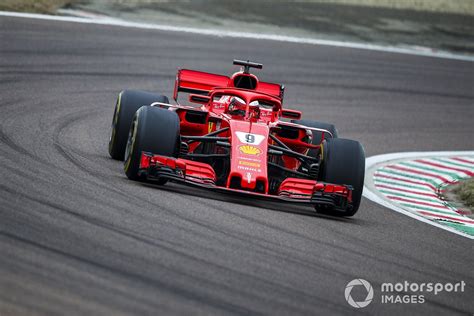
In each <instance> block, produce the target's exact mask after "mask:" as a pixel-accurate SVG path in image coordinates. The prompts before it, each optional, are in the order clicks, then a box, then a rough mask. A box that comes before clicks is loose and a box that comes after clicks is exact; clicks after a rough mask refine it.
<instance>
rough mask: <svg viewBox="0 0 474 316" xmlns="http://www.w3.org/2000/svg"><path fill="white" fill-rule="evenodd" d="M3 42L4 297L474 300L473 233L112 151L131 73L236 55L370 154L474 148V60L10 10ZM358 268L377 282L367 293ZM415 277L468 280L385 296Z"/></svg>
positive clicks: (211, 307) (282, 307)
mask: <svg viewBox="0 0 474 316" xmlns="http://www.w3.org/2000/svg"><path fill="white" fill-rule="evenodd" d="M0 43H1V45H0V74H1V76H0V83H1V84H0V96H1V98H0V166H1V167H0V179H1V180H0V249H1V256H0V315H2V316H3V315H17V314H19V315H35V314H39V315H75V314H79V315H84V314H88V315H93V314H102V315H103V314H107V315H126V314H150V315H155V314H191V313H192V314H286V315H288V314H308V315H310V314H331V315H332V314H353V313H356V312H364V313H369V314H392V315H393V314H401V313H405V314H415V313H416V314H437V315H444V314H472V313H473V312H474V300H473V299H472V298H473V294H474V274H473V272H472V271H473V270H472V263H473V258H474V251H473V243H472V241H471V240H469V239H466V238H463V237H460V236H457V235H454V234H451V233H449V232H446V231H443V230H440V229H438V228H435V227H432V226H429V225H427V224H424V223H421V222H418V221H416V220H414V219H411V218H408V217H406V216H402V215H400V214H398V213H395V212H392V211H390V210H388V209H385V208H383V207H380V206H378V205H376V204H374V203H372V202H370V201H368V200H365V199H364V200H363V201H362V205H361V208H360V210H359V212H358V213H357V214H356V216H355V217H353V218H350V219H338V218H331V217H326V216H318V215H315V214H314V213H313V212H312V209H311V208H309V207H302V206H293V205H287V204H284V205H281V204H277V203H268V202H262V201H254V200H247V199H244V198H241V197H235V196H227V195H222V194H214V193H210V192H207V191H201V190H198V189H194V188H189V187H182V186H178V185H175V184H171V185H167V186H165V187H162V188H159V187H156V186H151V185H144V184H140V183H136V182H131V181H128V180H127V179H126V177H125V175H124V173H123V170H122V163H120V162H117V161H113V160H112V159H110V158H109V157H108V154H107V142H108V137H109V132H110V131H109V127H110V123H111V118H112V113H113V106H114V102H115V98H116V96H117V93H118V92H119V91H120V90H121V89H124V88H140V89H145V90H151V91H158V92H162V93H164V94H167V95H171V94H172V87H173V82H174V76H175V72H176V69H177V68H178V67H183V68H191V69H199V70H204V71H209V72H218V73H227V74H229V73H231V72H232V70H235V68H232V67H231V61H232V59H233V58H243V59H244V58H249V59H251V60H256V61H259V62H263V63H264V65H265V66H264V69H263V71H261V79H263V80H270V81H275V82H282V83H284V84H285V85H286V87H287V90H286V104H287V105H288V107H291V108H298V109H302V110H303V111H304V113H305V117H306V118H309V119H319V120H324V121H329V122H333V123H335V124H336V125H337V126H338V128H339V132H340V135H341V136H342V137H347V138H354V139H358V140H360V141H361V142H362V143H363V145H364V146H365V149H366V154H367V156H370V155H375V154H381V153H387V152H398V151H414V150H468V149H472V148H473V146H474V140H473V135H474V124H472V118H473V117H474V106H473V104H474V102H473V101H474V91H473V89H472V87H473V85H474V64H473V63H469V62H462V61H452V60H444V59H435V58H426V57H416V56H408V55H397V54H389V53H380V52H371V51H362V50H354V49H344V48H333V47H318V46H312V45H298V44H289V43H278V42H272V41H258V40H249V39H245V40H244V39H242V40H240V39H229V38H218V37H210V36H197V35H189V34H184V33H170V32H158V31H146V30H139V29H126V28H120V27H104V26H94V25H84V24H72V23H64V22H52V21H38V20H27V19H19V18H6V17H1V18H0ZM355 278H364V279H366V280H368V281H369V282H371V283H372V285H373V286H374V289H375V296H374V301H373V302H372V303H371V304H370V305H369V306H368V307H366V308H364V309H360V310H356V309H354V308H352V307H350V306H349V305H348V304H347V303H346V301H345V299H344V289H345V286H346V284H347V283H348V282H349V281H351V280H352V279H355ZM404 280H407V281H410V282H459V281H461V280H463V281H465V282H466V283H467V286H466V289H465V292H464V293H441V294H438V295H436V296H435V295H433V294H432V293H426V295H425V299H426V302H425V303H424V304H381V303H380V294H381V293H380V285H381V284H382V283H385V282H393V283H396V282H403V281H404ZM353 294H354V298H355V299H356V300H361V299H363V296H364V295H363V294H364V293H359V292H357V291H354V293H353Z"/></svg>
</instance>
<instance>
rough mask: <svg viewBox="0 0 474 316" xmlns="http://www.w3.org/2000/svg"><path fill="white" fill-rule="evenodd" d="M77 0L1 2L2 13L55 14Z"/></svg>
mask: <svg viewBox="0 0 474 316" xmlns="http://www.w3.org/2000/svg"><path fill="white" fill-rule="evenodd" d="M75 1H76V0H1V1H0V11H17V12H34V13H49V14H54V13H55V12H56V10H57V9H59V8H61V7H63V6H65V5H69V4H71V3H73V2H75Z"/></svg>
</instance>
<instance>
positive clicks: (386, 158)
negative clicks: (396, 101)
mask: <svg viewBox="0 0 474 316" xmlns="http://www.w3.org/2000/svg"><path fill="white" fill-rule="evenodd" d="M462 155H469V156H472V155H474V151H431V152H408V153H391V154H384V155H377V156H372V157H369V158H367V159H366V160H365V170H366V174H368V172H367V171H369V170H371V169H373V168H374V167H375V166H376V165H379V164H387V163H389V162H393V161H396V160H401V159H407V158H414V159H417V158H424V157H446V156H458V157H459V156H462ZM368 178H369V177H367V176H366V180H368V181H366V183H365V184H364V191H363V195H364V196H365V197H366V198H368V199H369V200H371V201H373V202H375V203H377V204H380V205H382V206H385V207H387V208H389V209H391V210H393V211H395V212H398V213H401V214H404V215H406V216H409V217H411V218H414V219H416V220H419V221H421V222H423V223H426V224H429V225H432V226H435V227H438V228H441V229H444V230H447V231H450V232H452V233H454V234H457V235H460V236H463V237H466V238H469V239H473V240H474V236H471V235H469V234H467V233H464V232H461V231H459V230H456V229H454V228H451V227H449V226H445V225H442V224H439V223H437V222H435V221H432V220H429V219H428V218H426V217H424V216H421V215H418V214H416V213H415V212H410V211H408V210H405V209H404V208H402V207H400V206H398V205H396V204H394V203H392V202H391V201H390V200H388V199H384V198H382V197H381V196H380V195H378V194H376V193H375V192H374V191H376V190H375V189H372V187H373V185H372V184H369V185H367V182H371V181H372V179H368ZM370 178H372V177H370Z"/></svg>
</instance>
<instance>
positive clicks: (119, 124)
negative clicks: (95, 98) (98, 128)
mask: <svg viewBox="0 0 474 316" xmlns="http://www.w3.org/2000/svg"><path fill="white" fill-rule="evenodd" d="M153 102H163V103H169V100H168V98H167V97H166V96H164V95H159V94H154V93H150V92H145V91H138V90H124V91H122V92H120V93H119V95H118V98H117V103H116V104H115V111H114V117H113V119H112V131H111V135H110V139H109V154H110V157H112V158H113V159H116V160H123V159H124V155H125V146H126V145H127V138H128V132H129V130H130V123H131V122H132V118H133V115H135V112H136V111H137V110H138V109H139V108H140V107H141V106H143V105H150V104H152V103H153Z"/></svg>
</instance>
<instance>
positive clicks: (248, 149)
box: [239, 145, 262, 156]
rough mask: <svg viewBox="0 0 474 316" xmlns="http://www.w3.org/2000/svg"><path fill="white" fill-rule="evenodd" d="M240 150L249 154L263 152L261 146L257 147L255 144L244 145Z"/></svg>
mask: <svg viewBox="0 0 474 316" xmlns="http://www.w3.org/2000/svg"><path fill="white" fill-rule="evenodd" d="M239 150H240V152H241V153H244V154H247V155H254V156H258V155H260V154H261V153H262V151H261V150H260V148H258V147H255V146H250V145H243V146H240V147H239Z"/></svg>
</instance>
